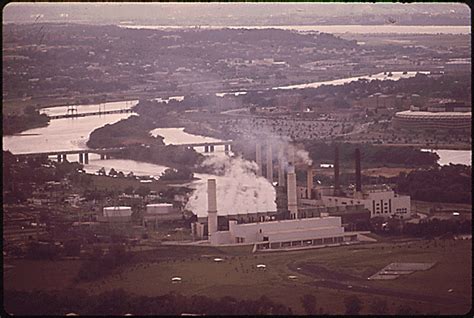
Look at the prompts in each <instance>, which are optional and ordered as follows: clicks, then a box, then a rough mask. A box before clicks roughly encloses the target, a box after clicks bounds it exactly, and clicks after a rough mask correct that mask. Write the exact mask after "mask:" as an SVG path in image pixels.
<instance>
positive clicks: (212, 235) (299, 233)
mask: <svg viewBox="0 0 474 318" xmlns="http://www.w3.org/2000/svg"><path fill="white" fill-rule="evenodd" d="M288 179H291V178H290V177H289V178H288ZM291 184H292V183H291V181H290V184H289V188H291V189H293V190H294V192H295V194H294V197H295V198H296V188H295V187H293V186H292V185H291ZM290 215H291V214H290ZM292 217H294V219H290V220H269V221H264V222H260V221H257V222H251V223H239V222H238V220H235V219H228V230H224V231H222V230H219V227H218V223H219V222H218V217H217V198H216V181H215V180H214V179H209V180H208V217H207V223H208V224H207V228H208V240H209V242H210V243H211V244H212V245H227V244H231V245H233V244H255V248H256V249H280V248H295V247H308V246H323V245H330V244H342V243H344V242H350V241H351V242H354V241H357V234H355V233H345V232H344V228H343V227H342V224H341V218H340V217H327V216H324V217H312V218H299V217H298V211H296V213H295V214H294V216H292ZM203 228H204V224H202V223H195V224H194V230H193V232H194V233H195V234H198V235H199V234H202V233H203V232H204V230H203ZM199 232H200V233H199Z"/></svg>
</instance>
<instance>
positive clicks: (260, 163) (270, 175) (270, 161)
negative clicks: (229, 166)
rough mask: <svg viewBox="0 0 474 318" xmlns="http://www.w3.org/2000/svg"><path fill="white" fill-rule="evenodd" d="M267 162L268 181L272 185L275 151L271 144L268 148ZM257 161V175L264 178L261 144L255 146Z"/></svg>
mask: <svg viewBox="0 0 474 318" xmlns="http://www.w3.org/2000/svg"><path fill="white" fill-rule="evenodd" d="M279 158H280V157H279ZM265 160H266V164H265V165H266V178H267V179H268V181H270V183H273V151H272V145H271V144H267V146H266V154H265ZM255 161H256V162H257V166H258V169H257V175H258V176H263V160H262V145H261V144H259V143H257V144H256V145H255ZM278 173H280V170H278ZM278 180H279V181H280V175H278Z"/></svg>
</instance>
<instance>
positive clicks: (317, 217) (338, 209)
mask: <svg viewBox="0 0 474 318" xmlns="http://www.w3.org/2000/svg"><path fill="white" fill-rule="evenodd" d="M266 149H267V151H266V152H267V154H266V161H267V165H271V166H272V168H268V166H267V169H265V170H266V172H267V176H266V177H267V178H268V179H269V181H270V180H273V176H272V174H273V160H271V159H272V154H271V151H272V149H271V148H270V147H267V148H266ZM261 153H262V147H261V145H257V149H256V157H257V158H256V159H257V160H256V161H257V165H258V171H259V172H260V173H259V175H261V176H263V172H265V170H264V169H262V168H263V167H262V162H263V160H262V156H261ZM282 153H283V151H282V149H279V151H278V170H277V171H278V185H277V186H276V187H275V188H276V192H277V199H276V202H277V211H266V212H252V213H246V214H240V213H239V211H235V212H234V211H226V212H227V215H225V216H218V213H217V200H218V198H217V195H216V186H217V185H216V181H215V180H214V179H209V180H208V192H207V195H208V215H207V217H199V218H198V221H197V222H195V223H193V224H192V227H191V228H192V233H193V235H194V237H195V238H197V239H205V238H207V239H208V241H209V243H210V244H212V245H236V244H237V245H238V244H254V248H255V249H265V250H266V249H287V248H303V247H309V246H314V247H318V246H325V245H332V244H345V243H348V242H357V241H359V240H360V239H362V238H363V235H362V234H361V233H358V232H350V231H363V230H366V229H367V228H366V226H367V225H368V224H369V220H370V218H372V217H376V216H382V217H391V216H394V215H396V216H399V217H400V218H409V216H410V212H411V211H410V197H409V196H400V195H398V194H396V193H395V192H394V191H393V190H392V189H390V188H389V187H387V186H385V185H378V186H366V187H365V188H364V189H363V188H362V183H361V162H360V161H361V159H360V151H359V149H356V152H355V175H356V182H355V183H356V184H355V187H352V188H351V187H349V188H348V189H342V187H341V186H340V184H339V158H338V157H339V153H338V149H337V147H336V151H335V162H334V182H335V184H334V186H320V185H316V186H315V185H314V175H315V170H314V169H313V167H308V169H307V180H306V186H298V185H297V183H296V174H295V166H294V160H295V153H294V149H292V147H290V149H289V151H288V153H287V159H288V160H287V162H285V163H284V164H283V162H284V160H283V159H282V157H283V155H282ZM284 166H286V169H282V167H284ZM285 170H286V178H285V175H283V173H284V171H285ZM280 171H282V172H280ZM270 176H271V178H270ZM285 179H286V184H285V185H282V184H281V183H282V181H283V180H285ZM347 231H349V232H347Z"/></svg>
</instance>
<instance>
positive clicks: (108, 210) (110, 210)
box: [103, 206, 132, 217]
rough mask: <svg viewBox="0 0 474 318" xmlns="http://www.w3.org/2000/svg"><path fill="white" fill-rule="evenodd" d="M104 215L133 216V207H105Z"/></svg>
mask: <svg viewBox="0 0 474 318" xmlns="http://www.w3.org/2000/svg"><path fill="white" fill-rule="evenodd" d="M103 212H104V217H131V216H132V208H131V207H129V206H108V207H104V210H103Z"/></svg>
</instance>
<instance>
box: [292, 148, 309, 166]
mask: <svg viewBox="0 0 474 318" xmlns="http://www.w3.org/2000/svg"><path fill="white" fill-rule="evenodd" d="M295 157H296V158H295V159H296V161H297V163H298V161H300V162H301V163H303V164H305V165H308V166H311V165H312V164H313V160H311V158H310V157H309V153H308V152H307V151H306V150H304V149H298V150H296V152H295Z"/></svg>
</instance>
